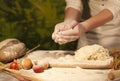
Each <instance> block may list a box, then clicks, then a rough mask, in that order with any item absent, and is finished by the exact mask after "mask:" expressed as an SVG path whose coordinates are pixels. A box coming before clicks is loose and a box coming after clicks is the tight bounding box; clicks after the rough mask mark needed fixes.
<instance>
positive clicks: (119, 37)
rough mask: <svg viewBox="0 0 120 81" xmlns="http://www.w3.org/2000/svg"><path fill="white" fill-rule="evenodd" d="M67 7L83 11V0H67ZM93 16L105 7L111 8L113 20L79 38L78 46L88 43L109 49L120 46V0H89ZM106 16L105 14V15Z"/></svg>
mask: <svg viewBox="0 0 120 81" xmlns="http://www.w3.org/2000/svg"><path fill="white" fill-rule="evenodd" d="M66 3H67V5H66V8H68V7H72V8H75V9H77V10H80V11H81V12H82V10H83V5H82V2H81V0H66ZM89 7H90V10H91V16H94V15H96V14H97V13H99V12H100V11H101V10H103V9H109V10H110V11H111V12H112V14H113V20H112V21H110V22H108V23H106V24H104V25H102V26H100V27H97V28H95V29H93V30H91V31H89V32H88V33H86V35H85V36H86V37H85V36H81V37H80V39H79V44H78V47H81V46H84V45H86V44H100V45H102V46H104V47H106V48H108V49H116V48H120V0H89ZM103 17H104V16H103Z"/></svg>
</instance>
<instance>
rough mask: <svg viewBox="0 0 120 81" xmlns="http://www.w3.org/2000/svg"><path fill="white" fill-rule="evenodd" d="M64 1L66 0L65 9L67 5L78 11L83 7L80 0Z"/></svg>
mask: <svg viewBox="0 0 120 81" xmlns="http://www.w3.org/2000/svg"><path fill="white" fill-rule="evenodd" d="M65 1H66V9H67V8H68V7H72V8H74V9H77V10H79V11H82V9H83V7H82V3H81V0H65Z"/></svg>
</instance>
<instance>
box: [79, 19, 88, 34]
mask: <svg viewBox="0 0 120 81" xmlns="http://www.w3.org/2000/svg"><path fill="white" fill-rule="evenodd" d="M80 27H82V28H83V29H84V30H83V32H87V31H89V27H90V25H89V23H88V22H86V21H84V22H81V23H80Z"/></svg>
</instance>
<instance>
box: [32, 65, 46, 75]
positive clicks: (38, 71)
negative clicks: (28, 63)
mask: <svg viewBox="0 0 120 81" xmlns="http://www.w3.org/2000/svg"><path fill="white" fill-rule="evenodd" d="M32 69H33V71H34V72H35V73H40V72H43V71H44V67H43V66H41V65H35V66H33V68H32Z"/></svg>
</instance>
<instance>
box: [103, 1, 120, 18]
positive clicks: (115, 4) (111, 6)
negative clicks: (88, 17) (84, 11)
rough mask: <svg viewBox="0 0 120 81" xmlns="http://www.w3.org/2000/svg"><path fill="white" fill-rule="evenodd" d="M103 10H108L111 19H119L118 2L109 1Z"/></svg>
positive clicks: (119, 2) (119, 7)
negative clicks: (110, 13) (111, 16)
mask: <svg viewBox="0 0 120 81" xmlns="http://www.w3.org/2000/svg"><path fill="white" fill-rule="evenodd" d="M104 8H106V9H108V10H110V11H111V12H112V14H113V19H116V18H118V17H120V0H109V2H108V3H106V4H105V6H104Z"/></svg>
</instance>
